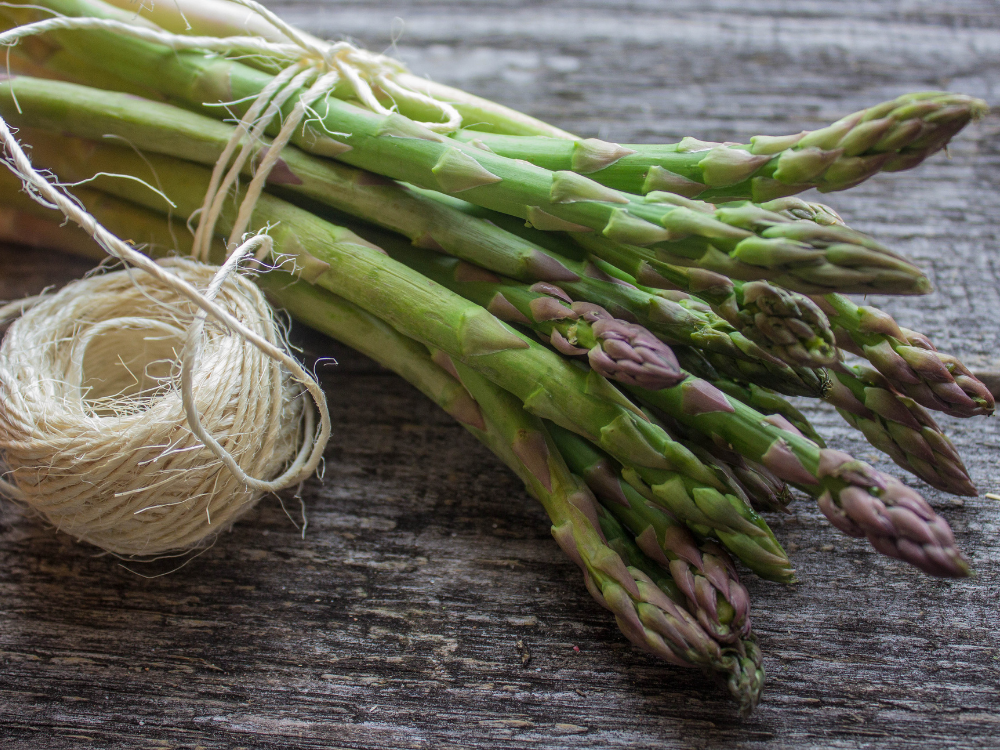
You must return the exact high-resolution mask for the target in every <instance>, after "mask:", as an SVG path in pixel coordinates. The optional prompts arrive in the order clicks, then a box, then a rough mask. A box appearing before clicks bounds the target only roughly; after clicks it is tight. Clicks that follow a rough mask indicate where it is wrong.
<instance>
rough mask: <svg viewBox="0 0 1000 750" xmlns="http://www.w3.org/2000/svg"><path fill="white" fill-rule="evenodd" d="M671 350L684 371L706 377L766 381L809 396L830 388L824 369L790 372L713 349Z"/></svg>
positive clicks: (783, 390) (787, 392)
mask: <svg viewBox="0 0 1000 750" xmlns="http://www.w3.org/2000/svg"><path fill="white" fill-rule="evenodd" d="M673 349H674V354H676V355H677V359H678V361H679V362H680V363H681V366H682V367H683V368H684V369H685V370H687V371H689V372H691V373H692V374H695V375H698V377H700V378H704V379H705V380H717V379H719V378H728V379H730V380H734V381H738V382H741V383H755V384H763V383H766V384H767V385H768V386H770V388H772V389H773V390H775V391H777V392H779V393H782V394H784V395H786V396H809V397H812V398H822V397H823V395H824V394H825V393H826V392H827V391H828V390H829V389H830V378H829V375H828V374H827V372H826V370H810V369H806V368H791V371H789V370H786V369H785V368H781V367H777V366H775V365H774V364H773V363H770V362H763V361H760V360H758V361H756V362H751V361H747V360H736V359H732V358H725V357H720V356H718V355H717V354H716V353H715V352H711V351H707V350H704V349H695V348H693V347H690V346H675V347H674V348H673ZM776 376H777V377H776Z"/></svg>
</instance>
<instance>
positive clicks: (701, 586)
mask: <svg viewBox="0 0 1000 750" xmlns="http://www.w3.org/2000/svg"><path fill="white" fill-rule="evenodd" d="M549 433H550V434H551V435H552V439H553V440H555V443H556V446H558V448H559V452H560V453H561V454H562V456H563V458H564V459H565V460H566V463H567V464H568V465H569V467H570V469H571V470H572V471H573V473H574V474H576V475H578V476H580V477H583V479H584V481H585V482H586V483H587V486H588V487H590V489H591V491H592V492H593V493H594V495H595V496H596V497H597V499H598V501H599V502H600V503H601V505H603V506H604V507H605V509H607V510H608V511H609V512H610V513H611V514H612V515H614V516H615V517H616V518H617V519H618V520H619V521H620V522H621V523H622V524H624V525H625V526H627V527H628V528H629V529H630V530H631V531H632V533H633V534H634V536H635V540H636V544H637V545H639V548H640V549H642V550H643V551H644V552H645V553H646V555H648V556H649V558H650V559H651V560H655V561H656V562H658V563H659V564H660V566H661V567H663V568H665V569H666V570H668V571H669V572H670V575H671V577H672V578H673V580H674V583H675V584H676V585H677V587H678V589H679V590H680V591H682V592H683V593H684V596H685V597H686V598H687V603H686V606H687V608H688V610H689V611H690V612H691V613H692V614H693V615H695V617H697V618H698V622H700V623H701V625H702V627H703V628H705V630H706V631H708V632H709V633H710V634H711V635H712V636H713V637H714V638H715V639H716V640H718V641H720V642H722V643H733V642H735V641H737V640H738V639H740V638H745V637H746V636H747V635H749V633H750V599H749V595H748V594H747V592H746V589H745V588H743V584H741V583H740V582H739V576H738V574H737V573H736V569H735V567H734V566H733V564H732V561H731V560H730V558H729V555H728V554H727V553H726V552H725V551H723V550H722V549H721V548H720V547H719V546H718V545H716V544H715V543H714V542H712V541H711V540H708V541H706V540H702V541H701V542H700V543H699V542H697V541H696V540H695V539H694V538H693V537H692V536H691V532H690V531H688V529H687V528H686V527H685V526H684V525H683V524H682V523H680V522H679V521H677V519H676V518H674V517H673V516H672V515H670V514H669V513H666V512H664V511H663V510H662V509H660V508H658V507H656V506H653V505H651V504H649V503H648V501H647V500H646V499H645V498H644V497H642V495H640V494H639V493H638V492H636V491H635V489H634V488H633V487H632V486H631V485H629V484H628V483H627V482H625V481H623V480H622V479H621V478H620V476H619V473H618V472H619V470H620V469H619V467H617V466H616V465H615V464H614V462H613V461H612V460H611V459H610V458H608V457H607V456H606V455H604V454H603V453H601V452H600V451H598V450H596V449H595V448H594V447H593V446H592V445H591V444H590V443H588V442H587V441H586V440H584V439H583V438H581V437H580V436H579V435H576V434H575V433H572V432H569V431H568V430H564V429H562V428H560V427H559V426H557V425H549Z"/></svg>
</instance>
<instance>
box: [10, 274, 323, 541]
mask: <svg viewBox="0 0 1000 750" xmlns="http://www.w3.org/2000/svg"><path fill="white" fill-rule="evenodd" d="M159 265H160V266H161V267H163V268H164V269H165V270H169V271H170V272H172V274H173V275H175V276H176V277H178V278H180V279H183V280H184V281H186V282H188V283H190V284H191V285H192V286H194V287H197V288H199V289H202V290H204V289H206V288H207V287H209V284H210V282H212V281H213V278H214V277H216V276H217V274H218V272H219V268H217V267H214V266H209V265H205V264H202V263H196V262H193V261H188V260H181V259H171V260H164V261H161V262H160V263H159ZM168 281H169V280H167V281H165V280H164V279H162V278H158V277H156V276H153V275H151V274H148V273H144V272H142V271H138V270H126V271H115V272H111V273H105V274H100V275H95V276H92V277H89V278H86V279H81V280H79V281H76V282H72V283H70V284H69V285H67V286H66V287H65V288H63V289H62V290H61V291H59V292H58V293H56V294H54V295H51V296H45V297H42V298H40V300H39V301H37V302H36V303H35V304H34V306H33V307H32V308H31V309H30V310H28V311H27V312H25V313H24V315H23V316H22V317H20V318H19V319H18V320H16V321H15V322H14V323H13V324H12V325H11V327H10V329H9V330H8V332H7V334H6V337H5V338H4V341H3V345H2V347H0V451H2V454H3V458H4V461H5V463H6V465H7V468H8V470H9V473H8V475H7V476H8V478H11V479H13V483H14V484H15V485H16V492H15V493H14V494H15V496H16V497H17V499H19V500H21V501H22V502H24V503H25V504H27V505H28V506H30V507H31V508H32V509H34V510H36V511H38V512H39V513H41V514H43V515H44V516H45V517H46V518H47V519H48V520H49V521H50V522H51V523H52V524H53V525H54V526H56V527H57V528H58V529H59V530H61V531H64V532H66V533H68V534H71V535H73V536H75V537H77V538H79V539H82V540H86V541H88V542H91V543H93V544H96V545H97V546H99V547H102V548H103V549H105V550H108V551H110V552H113V553H116V554H119V555H129V556H132V555H140V556H148V555H156V554H160V553H164V552H170V551H176V550H184V549H188V548H191V547H193V546H195V545H198V544H199V543H202V542H204V541H205V540H206V538H208V537H209V536H211V535H214V534H215V533H217V532H219V531H221V530H223V529H225V528H227V527H228V526H229V525H230V524H232V523H233V522H234V521H235V520H236V519H237V518H239V517H240V515H242V514H243V513H245V512H246V511H247V510H249V509H250V508H251V507H252V506H253V505H254V503H256V502H257V500H258V499H259V498H260V496H261V494H262V490H260V489H253V488H250V487H249V486H248V484H247V482H245V481H243V480H242V479H241V478H239V477H237V476H236V475H235V474H234V473H233V471H231V470H230V468H229V467H227V466H226V465H225V464H224V463H223V461H222V460H221V459H220V458H219V457H217V456H216V453H215V452H214V451H212V450H211V449H209V448H208V447H206V445H205V444H204V442H203V441H202V440H201V439H199V438H198V437H197V436H196V435H195V434H194V433H193V432H192V430H191V427H190V422H189V420H187V419H186V416H185V405H184V403H183V399H182V393H181V364H180V359H181V355H182V352H183V350H184V348H185V343H186V341H187V339H188V338H189V332H190V330H191V329H192V327H193V326H195V325H196V323H197V322H198V321H196V318H197V317H199V316H198V315H197V313H198V307H196V306H195V305H194V304H193V303H192V302H191V301H190V300H188V299H184V298H180V297H179V296H178V294H177V291H176V288H175V286H174V285H173V284H171V283H168ZM214 302H215V303H216V304H217V305H219V306H220V307H221V308H222V309H223V310H225V311H226V312H228V313H229V314H231V315H232V316H233V317H234V318H236V319H237V320H238V321H240V322H241V323H243V324H244V325H245V326H247V327H248V328H249V329H250V330H252V331H253V332H254V333H256V334H257V335H259V336H260V337H261V338H263V339H264V340H266V341H267V342H269V343H271V344H273V345H274V346H277V347H281V348H284V344H283V337H282V332H281V329H280V328H279V326H278V325H277V323H276V321H275V320H274V318H273V315H272V313H271V308H270V307H269V305H268V304H267V302H266V300H265V299H264V297H263V295H262V294H261V292H260V291H259V290H258V289H257V287H256V286H254V285H253V284H252V283H251V282H250V281H248V280H247V279H245V278H244V277H242V276H241V275H239V274H236V273H233V274H228V275H226V276H225V280H224V281H222V283H221V286H220V287H219V289H218V291H217V293H216V294H215V296H214ZM200 317H201V318H204V313H202V314H201V316H200ZM198 339H199V341H198V350H197V357H196V358H195V362H194V363H193V370H192V373H191V374H192V378H191V379H192V382H193V390H192V393H193V403H192V406H193V407H194V408H195V409H196V411H197V412H198V414H199V418H200V423H201V424H202V425H203V427H204V429H205V431H207V433H208V434H210V435H214V436H216V437H217V438H218V440H219V442H220V443H221V444H222V446H223V447H224V448H225V450H226V451H228V453H229V454H230V455H231V456H232V458H233V459H234V460H235V461H236V462H237V464H238V465H239V467H240V468H241V469H242V470H243V472H245V474H246V475H249V476H252V477H268V478H273V477H276V476H277V475H279V474H281V473H282V471H283V470H284V469H286V467H288V466H289V464H292V463H298V462H297V461H295V457H296V453H297V452H299V451H300V445H301V443H302V441H303V439H308V436H304V435H303V433H308V432H311V428H310V427H309V425H308V424H304V423H309V422H312V419H305V420H304V419H303V412H304V411H306V412H308V413H309V415H311V414H312V409H311V408H308V409H307V408H305V407H304V403H303V398H302V394H303V387H302V385H301V384H300V383H298V382H296V380H295V379H293V378H292V377H291V376H290V375H289V372H288V370H287V369H286V368H285V367H284V366H282V365H281V364H279V362H277V361H275V360H274V359H273V358H272V357H271V356H269V355H268V354H265V353H264V352H263V351H261V349H260V348H259V347H257V346H254V345H253V344H252V343H249V342H248V341H247V340H246V338H244V337H243V336H236V335H233V334H232V333H231V332H230V331H228V330H226V328H225V327H224V326H223V325H220V324H217V323H214V322H209V323H208V324H207V325H204V327H203V329H202V330H201V331H200V335H199V336H198Z"/></svg>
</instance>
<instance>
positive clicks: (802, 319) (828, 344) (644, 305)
mask: <svg viewBox="0 0 1000 750" xmlns="http://www.w3.org/2000/svg"><path fill="white" fill-rule="evenodd" d="M417 190H418V191H419V192H421V193H422V194H424V195H427V196H428V197H433V198H434V199H435V200H437V201H439V202H444V203H447V204H448V205H450V206H453V207H455V208H458V209H460V210H461V211H463V212H464V213H468V214H471V215H473V216H477V217H479V218H483V219H487V220H488V221H490V222H491V223H493V224H496V225H499V226H500V227H503V228H504V229H506V230H507V231H508V232H509V233H510V234H513V235H517V236H519V237H521V238H522V239H526V240H529V241H532V242H534V243H537V244H538V245H540V246H542V247H545V248H546V250H547V252H549V253H550V254H551V255H552V256H553V257H556V258H559V259H561V260H562V262H564V263H566V265H567V266H569V267H570V268H573V269H574V270H578V269H579V273H580V275H582V276H595V277H600V278H608V277H610V278H612V279H617V280H618V281H620V282H623V284H620V285H619V288H618V289H617V290H615V291H617V294H608V292H607V291H606V290H601V289H594V288H593V287H594V284H593V283H591V284H590V285H589V288H586V287H584V286H582V285H576V288H574V287H572V286H570V284H568V283H566V282H565V281H562V280H560V281H557V282H556V283H558V284H559V285H560V286H561V287H562V288H563V289H565V290H566V291H567V292H569V293H570V294H580V295H581V297H583V298H585V299H589V300H591V301H594V302H599V303H600V304H602V305H604V306H605V307H607V308H608V309H614V307H615V306H617V305H621V306H622V307H623V308H624V309H627V310H628V311H629V313H630V314H632V315H636V316H637V317H638V319H639V321H640V322H643V324H645V325H646V326H647V327H649V328H651V329H652V328H653V325H652V322H653V321H655V320H657V319H667V320H672V319H673V318H674V317H675V316H676V315H679V313H676V312H674V313H673V314H669V313H667V312H663V311H660V310H658V309H657V307H658V306H662V303H659V304H658V303H657V302H656V300H650V298H649V295H652V296H654V297H656V296H658V297H660V298H662V299H664V300H668V301H670V302H673V303H676V304H680V305H682V306H683V307H685V308H686V309H687V310H689V311H691V312H692V313H698V314H701V315H707V313H709V312H714V313H715V314H716V315H718V316H719V318H721V319H723V320H725V321H726V322H727V323H729V325H731V326H733V327H734V328H735V329H736V331H737V332H739V333H740V334H742V335H743V336H745V337H746V339H749V342H753V343H756V344H757V345H758V346H760V347H761V348H762V349H763V350H764V351H765V353H766V354H761V353H760V352H758V351H757V350H756V348H754V347H752V346H750V343H749V342H748V341H746V340H744V339H741V338H735V337H734V343H736V344H737V346H738V348H739V349H740V350H741V351H744V352H745V353H746V354H748V355H752V358H753V359H755V360H763V361H768V360H769V359H770V360H771V361H772V362H773V358H775V357H776V358H778V359H781V360H783V361H784V362H786V363H787V364H789V365H792V366H797V365H801V366H806V367H817V366H823V365H827V364H830V363H832V362H833V361H835V360H836V350H835V348H834V346H833V343H834V336H833V332H832V331H831V329H830V326H829V322H828V321H827V319H826V315H825V314H824V313H823V312H822V310H820V309H819V307H818V306H817V305H816V304H815V303H814V302H812V300H810V299H809V298H808V297H806V296H804V295H801V294H797V293H795V292H790V291H788V290H786V289H782V288H781V287H777V286H775V285H774V284H771V283H769V282H766V281H753V282H742V281H733V280H731V279H729V278H728V277H726V276H722V275H720V274H717V273H713V272H710V271H705V270H702V269H699V268H684V267H682V266H671V265H668V264H662V263H661V264H659V265H658V266H657V267H658V268H659V269H660V270H662V271H663V274H662V275H661V274H659V273H656V272H655V271H653V270H652V269H651V267H650V266H649V264H648V263H646V262H645V261H643V260H637V259H636V256H635V255H633V254H631V253H629V251H628V248H627V247H624V246H622V245H620V244H618V243H614V242H610V241H604V242H602V243H601V247H602V248H603V249H604V250H605V252H604V253H603V254H597V253H589V254H588V255H589V257H588V258H587V260H588V261H589V262H588V263H585V264H580V265H582V269H580V265H573V264H571V263H570V262H568V261H567V260H566V258H567V257H575V256H577V255H578V254H579V253H580V247H578V246H577V245H576V243H572V242H568V241H567V240H566V238H565V237H560V236H557V235H554V234H552V233H545V232H540V231H538V230H535V229H533V228H531V227H526V226H524V225H523V224H522V223H521V222H520V221H518V220H517V219H515V218H513V217H511V216H507V215H505V214H499V213H497V212H495V211H489V210H487V209H483V208H480V207H478V206H474V205H473V204H471V203H468V202H467V201H463V200H460V199H457V198H453V197H451V196H446V195H443V194H441V193H437V192H435V191H420V190H419V188H418V189H417ZM788 200H792V199H788ZM788 200H786V201H785V202H784V203H785V204H787V203H788ZM794 200H795V201H796V204H802V205H805V206H812V205H819V204H806V203H805V202H804V201H798V200H797V199H794ZM810 215H812V214H810ZM575 236H576V237H577V238H581V239H584V238H588V237H589V238H593V241H594V242H600V240H601V238H598V237H596V235H592V234H591V235H587V234H584V235H579V234H577V235H575ZM581 244H584V245H588V243H587V242H586V241H585V240H584V241H583V242H581ZM452 254H453V255H455V254H456V253H452ZM463 257H465V258H466V260H471V261H473V262H477V263H479V264H480V265H483V266H486V267H489V268H491V270H496V269H495V268H494V267H493V266H491V265H490V264H489V262H487V261H486V259H485V258H484V259H482V260H480V259H476V258H472V257H469V256H463ZM645 282H648V283H645ZM571 283H572V282H571ZM623 285H624V286H625V287H628V288H629V291H628V292H625V291H623V290H622V289H621V286H623ZM633 287H634V288H635V289H637V290H638V291H639V293H636V292H635V291H634V290H632V288H633ZM596 294H602V296H603V298H602V299H598V298H596ZM702 303H705V304H702ZM706 304H707V307H706ZM671 309H672V308H671ZM680 319H681V320H683V316H681V317H680ZM706 322H709V323H712V324H713V325H714V326H715V327H716V328H719V329H720V330H724V327H723V326H720V325H719V321H713V320H711V318H708V319H707V320H706ZM673 343H676V342H673ZM767 355H770V357H768V356H767ZM769 369H770V370H771V377H772V378H777V379H778V380H784V381H791V382H792V383H793V385H792V386H791V387H795V386H800V385H801V384H798V383H796V382H795V381H797V380H798V379H799V375H800V374H801V373H799V372H793V371H790V370H788V369H787V368H784V370H783V371H781V372H779V371H777V369H776V368H769Z"/></svg>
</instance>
